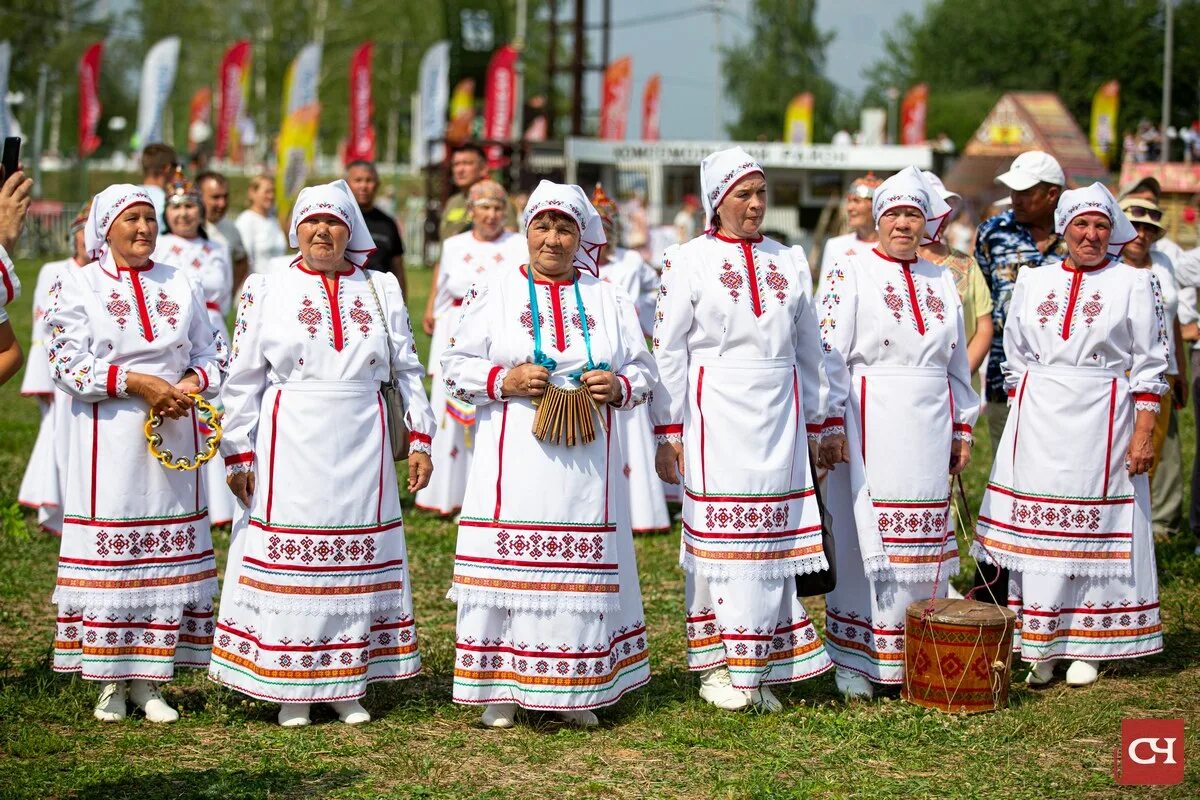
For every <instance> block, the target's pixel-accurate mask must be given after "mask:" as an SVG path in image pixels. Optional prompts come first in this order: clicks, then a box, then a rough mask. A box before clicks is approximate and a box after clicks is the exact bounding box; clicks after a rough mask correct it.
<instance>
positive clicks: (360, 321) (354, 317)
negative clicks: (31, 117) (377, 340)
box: [350, 297, 372, 339]
mask: <svg viewBox="0 0 1200 800" xmlns="http://www.w3.org/2000/svg"><path fill="white" fill-rule="evenodd" d="M371 319H372V317H371V312H369V311H367V309H366V308H364V307H363V301H362V298H361V297H356V298H354V308H352V309H350V321H351V322H353V323H354V324H355V325H357V326H358V329H359V331H361V332H362V335H363V338H364V339H365V338H367V334H369V333H370V332H371Z"/></svg>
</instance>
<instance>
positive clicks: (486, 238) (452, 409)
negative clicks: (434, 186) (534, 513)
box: [417, 180, 528, 516]
mask: <svg viewBox="0 0 1200 800" xmlns="http://www.w3.org/2000/svg"><path fill="white" fill-rule="evenodd" d="M508 209H509V205H508V193H507V192H505V191H504V187H503V186H501V185H500V184H498V183H496V182H495V181H492V180H483V181H479V182H478V183H476V184H473V185H472V186H471V188H470V189H469V190H468V191H467V212H468V213H469V214H470V215H471V229H470V230H468V231H464V232H463V233H460V234H458V235H456V236H451V237H450V238H449V239H447V240H446V241H444V242H442V255H441V259H440V261H439V263H438V269H437V270H436V272H435V274H436V275H437V286H435V287H434V290H433V291H432V292H430V294H429V302H428V306H427V309H426V317H432V318H433V320H434V323H433V331H432V334H433V338H432V341H431V342H430V344H429V360H428V361H427V362H426V367H427V369H428V370H429V375H430V377H432V378H433V391H432V392H431V400H432V404H433V414H434V416H435V417H436V418H437V433H436V434H435V435H434V437H433V459H434V461H435V462H436V463H437V465H438V468H437V472H435V473H434V475H433V479H432V480H430V481H429V485H428V486H426V487H425V488H424V489H422V490H421V491H420V492H418V493H417V507H418V508H423V509H425V510H426V511H433V512H435V513H437V514H442V515H444V516H450V515H453V514H456V513H458V510H459V509H460V508H462V501H463V495H464V494H465V493H466V491H467V475H469V474H470V472H471V453H472V451H473V450H474V448H475V407H474V406H473V405H471V404H470V403H464V402H463V401H462V400H459V399H458V398H456V397H454V396H452V395H449V394H447V393H446V385H445V384H444V383H443V382H442V381H441V380H439V378H440V376H441V358H442V353H443V352H444V351H445V349H446V343H447V342H448V341H449V340H450V338H451V336H453V331H454V329H455V328H456V327H457V325H458V320H459V318H460V317H461V316H462V305H463V298H464V297H466V294H467V292H468V291H470V289H471V286H472V285H474V284H475V282H476V281H478V280H480V279H481V278H482V276H483V274H484V273H485V272H487V271H488V270H490V269H507V268H510V267H512V268H515V267H517V266H520V265H521V264H523V263H525V260H526V258H527V256H528V250H527V249H526V247H525V240H524V239H522V238H521V237H520V236H518V235H517V234H515V233H512V232H510V231H506V230H504V219H505V214H507V213H508Z"/></svg>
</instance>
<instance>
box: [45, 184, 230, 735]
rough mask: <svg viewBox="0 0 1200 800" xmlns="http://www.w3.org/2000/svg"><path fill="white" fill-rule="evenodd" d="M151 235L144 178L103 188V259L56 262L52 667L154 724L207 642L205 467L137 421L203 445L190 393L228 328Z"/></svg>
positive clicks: (102, 710) (189, 448) (212, 582)
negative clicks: (59, 499) (60, 414)
mask: <svg viewBox="0 0 1200 800" xmlns="http://www.w3.org/2000/svg"><path fill="white" fill-rule="evenodd" d="M157 235H158V218H157V215H156V214H155V211H154V205H153V203H152V202H151V199H150V196H149V195H148V194H146V192H145V191H143V190H142V189H141V187H138V186H132V185H129V184H118V185H116V186H110V187H109V188H107V189H105V190H104V191H103V192H101V193H100V194H98V195H96V198H95V200H94V201H93V202H92V208H91V211H90V213H89V215H88V220H87V225H86V228H85V238H86V247H87V250H88V253H89V254H90V255H91V256H92V257H93V258H95V259H96V260H95V261H93V262H92V263H90V264H88V265H87V266H85V267H81V268H78V269H64V270H61V271H60V272H59V285H58V286H57V287H56V288H53V289H51V296H52V297H53V300H52V304H51V306H50V310H49V312H48V314H47V318H48V320H49V325H50V330H51V338H50V345H49V353H48V358H49V359H50V363H51V365H52V367H51V368H52V372H53V376H54V381H55V383H56V384H57V385H58V386H59V388H61V389H62V390H63V391H65V392H66V393H67V394H68V395H70V396H71V400H70V416H69V418H68V419H67V421H66V424H65V426H64V429H63V430H61V431H56V433H55V435H56V436H61V437H65V439H66V444H67V447H68V451H69V453H70V458H69V459H68V461H67V478H66V484H65V497H64V500H63V512H64V515H65V516H64V519H63V529H62V545H61V549H60V553H59V559H58V579H57V581H56V588H55V591H54V602H55V603H56V604H57V605H58V617H57V633H56V635H55V637H54V638H55V641H54V660H53V669H54V670H55V671H56V672H73V673H77V674H79V675H81V676H82V677H83V678H84V679H85V680H91V681H97V682H99V683H100V684H101V693H100V702H99V703H98V704H97V706H96V710H95V716H96V718H97V719H100V720H102V721H106V722H111V721H117V720H120V719H123V718H124V717H125V711H126V697H127V696H128V697H129V699H132V700H133V701H134V702H135V703H136V704H137V705H138V706H140V707H141V708H142V709H143V710H144V711H145V713H146V718H147V719H148V720H150V721H152V722H173V721H175V720H176V719H178V718H179V715H178V713H177V712H176V711H175V710H174V709H172V708H171V707H170V706H168V705H167V703H166V702H165V701H164V700H163V698H162V696H161V694H160V693H159V686H160V684H162V683H164V682H166V681H169V680H170V679H171V678H172V677H173V676H174V674H175V669H176V668H177V667H185V666H186V667H201V668H203V667H206V666H208V662H209V654H210V650H211V647H212V636H213V604H212V598H213V595H215V594H216V591H217V570H216V563H215V561H214V556H213V547H212V540H211V539H210V537H209V522H208V510H207V508H206V507H205V497H206V493H205V489H204V476H203V474H202V473H201V472H200V471H192V472H183V471H176V470H170V469H166V468H164V467H163V465H162V464H160V463H159V462H158V460H157V459H155V458H154V457H153V456H151V455H150V454H149V453H148V452H147V449H146V435H145V433H144V431H143V428H144V425H145V422H146V413H147V411H148V410H153V411H154V412H156V413H157V414H159V415H160V416H163V417H165V418H166V419H165V421H164V422H163V424H162V426H161V427H160V428H159V429H158V430H159V433H160V435H161V436H162V438H163V443H162V445H161V447H162V448H163V449H169V450H170V451H171V452H173V453H176V454H185V453H195V452H197V451H198V450H199V449H200V447H201V442H202V437H201V434H200V430H199V426H198V423H197V418H196V413H195V409H194V407H193V406H194V404H193V401H192V398H191V397H190V395H191V394H194V393H201V394H205V395H209V396H211V395H213V394H215V393H216V391H217V388H218V382H219V381H220V378H221V371H220V369H219V364H218V355H217V341H216V340H217V338H218V336H217V334H216V333H215V332H214V331H213V329H212V326H211V325H210V324H209V321H208V313H207V311H205V308H204V297H203V295H202V294H201V292H200V289H199V287H197V286H195V285H194V284H193V283H192V281H191V279H190V277H189V276H188V275H187V274H186V273H184V272H183V271H182V270H180V269H177V268H175V267H173V266H170V265H169V264H163V263H160V262H156V261H154V260H152V259H151V257H150V256H151V253H153V251H154V245H155V240H156V238H157ZM126 682H128V684H127V683H126Z"/></svg>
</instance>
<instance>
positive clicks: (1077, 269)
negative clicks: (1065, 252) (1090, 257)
mask: <svg viewBox="0 0 1200 800" xmlns="http://www.w3.org/2000/svg"><path fill="white" fill-rule="evenodd" d="M1110 262H1112V258H1111V257H1110V256H1105V258H1104V260H1103V261H1101V262H1100V263H1099V264H1095V265H1093V266H1090V267H1077V266H1075V265H1074V264H1072V263H1071V259H1070V258H1066V259H1063V262H1062V268H1063V269H1065V270H1066V271H1067V272H1099V271H1100V270H1102V269H1104V268H1105V267H1107V266H1108V265H1109V263H1110Z"/></svg>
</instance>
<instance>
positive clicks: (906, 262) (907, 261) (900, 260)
mask: <svg viewBox="0 0 1200 800" xmlns="http://www.w3.org/2000/svg"><path fill="white" fill-rule="evenodd" d="M871 252H872V253H874V254H875V255H877V256H879V257H880V258H882V259H883V260H884V261H891V262H892V263H893V264H903V265H905V266H906V267H907V266H912V265H913V264H915V263H917V261H918V260H919V258H920V256H917V258H892V257H891V256H889V255H888V254H887V253H885V252H883V251H882V250H880V249H879V248H878V247H872V248H871Z"/></svg>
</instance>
